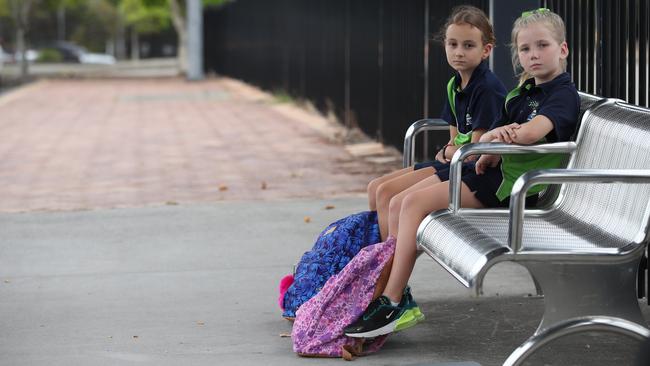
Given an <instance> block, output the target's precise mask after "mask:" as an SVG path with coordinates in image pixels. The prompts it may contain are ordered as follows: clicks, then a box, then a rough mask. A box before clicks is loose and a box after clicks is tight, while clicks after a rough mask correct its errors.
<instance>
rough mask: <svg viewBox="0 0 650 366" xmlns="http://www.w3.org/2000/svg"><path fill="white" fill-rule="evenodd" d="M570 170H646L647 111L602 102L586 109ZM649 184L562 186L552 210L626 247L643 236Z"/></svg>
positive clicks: (649, 163)
mask: <svg viewBox="0 0 650 366" xmlns="http://www.w3.org/2000/svg"><path fill="white" fill-rule="evenodd" d="M576 142H577V145H578V148H577V150H576V152H575V153H574V154H573V155H572V156H571V159H570V160H569V164H568V168H571V169H608V170H613V169H650V110H648V109H645V108H641V107H638V106H634V105H630V104H626V103H623V102H621V101H618V100H606V101H603V102H602V103H600V104H596V105H595V106H594V107H593V108H592V109H590V110H588V111H587V112H586V113H585V114H584V116H583V118H582V123H581V127H580V131H579V132H578V137H577V139H576ZM649 204H650V184H625V183H614V184H582V183H580V184H565V185H563V186H562V188H561V191H560V195H559V197H558V200H557V202H556V205H557V206H556V207H557V209H559V210H560V211H561V212H564V213H566V214H568V215H569V217H572V218H573V219H576V220H580V221H582V222H584V223H587V224H590V225H591V226H592V227H594V229H596V228H598V231H599V232H600V233H608V234H609V235H612V236H614V237H618V238H619V239H623V240H625V241H627V242H628V243H633V242H642V241H644V240H645V238H646V237H647V226H648V215H649V209H650V205H649Z"/></svg>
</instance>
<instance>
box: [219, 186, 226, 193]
mask: <svg viewBox="0 0 650 366" xmlns="http://www.w3.org/2000/svg"><path fill="white" fill-rule="evenodd" d="M227 190H228V186H227V185H225V184H221V185H219V191H221V192H223V191H227Z"/></svg>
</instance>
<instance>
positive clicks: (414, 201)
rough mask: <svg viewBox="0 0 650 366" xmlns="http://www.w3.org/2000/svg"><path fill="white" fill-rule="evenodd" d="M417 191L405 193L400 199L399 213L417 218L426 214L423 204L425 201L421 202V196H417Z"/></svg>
mask: <svg viewBox="0 0 650 366" xmlns="http://www.w3.org/2000/svg"><path fill="white" fill-rule="evenodd" d="M416 193H417V192H413V194H407V195H406V196H405V197H404V198H403V199H402V200H401V205H400V211H399V212H400V215H405V216H408V217H413V218H417V217H419V216H426V214H427V212H424V211H425V208H424V206H425V205H423V204H424V203H425V202H423V200H422V198H421V197H419V195H418V194H416Z"/></svg>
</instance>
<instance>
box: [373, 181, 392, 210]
mask: <svg viewBox="0 0 650 366" xmlns="http://www.w3.org/2000/svg"><path fill="white" fill-rule="evenodd" d="M394 195H395V193H394V192H393V190H392V188H391V186H390V184H387V183H382V184H380V185H379V187H377V194H376V197H377V205H382V206H389V205H390V201H391V200H392V198H393V196H394Z"/></svg>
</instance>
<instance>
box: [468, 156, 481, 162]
mask: <svg viewBox="0 0 650 366" xmlns="http://www.w3.org/2000/svg"><path fill="white" fill-rule="evenodd" d="M479 156H481V155H470V156H468V157H466V158H465V161H476V159H478V158H479Z"/></svg>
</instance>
